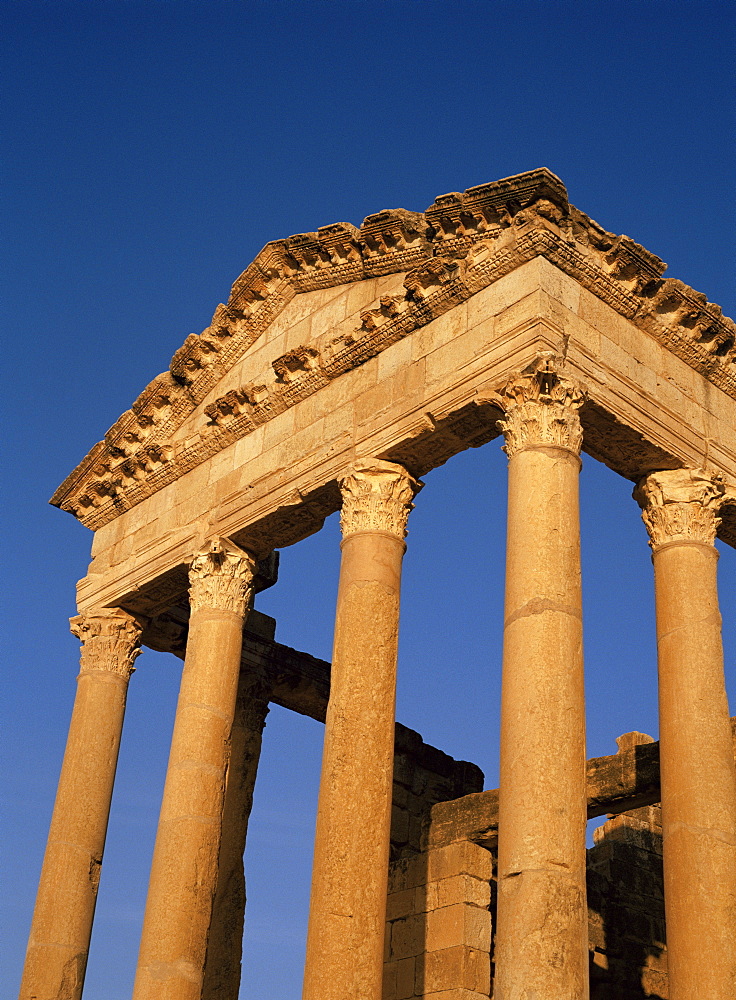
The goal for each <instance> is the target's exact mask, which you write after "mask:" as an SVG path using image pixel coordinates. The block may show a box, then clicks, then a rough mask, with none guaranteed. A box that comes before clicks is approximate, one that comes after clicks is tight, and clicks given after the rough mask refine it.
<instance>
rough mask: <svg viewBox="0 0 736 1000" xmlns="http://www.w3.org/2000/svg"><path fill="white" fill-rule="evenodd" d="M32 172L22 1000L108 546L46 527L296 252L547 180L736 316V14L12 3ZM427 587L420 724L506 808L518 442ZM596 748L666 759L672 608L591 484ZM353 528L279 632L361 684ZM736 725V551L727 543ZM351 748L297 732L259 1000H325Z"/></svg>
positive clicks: (2, 985)
mask: <svg viewBox="0 0 736 1000" xmlns="http://www.w3.org/2000/svg"><path fill="white" fill-rule="evenodd" d="M0 14H2V19H3V22H4V26H3V32H2V35H3V38H2V46H3V49H4V51H3V53H2V66H3V74H4V82H3V91H4V94H5V98H6V99H5V107H4V116H5V119H6V121H5V128H4V136H5V142H4V146H5V150H4V153H5V155H4V180H5V183H4V184H3V190H4V194H3V199H4V203H3V206H2V214H3V219H4V223H5V226H6V238H5V241H4V242H5V247H6V248H7V253H6V255H5V256H6V264H5V267H4V268H3V276H2V281H3V296H2V299H3V305H2V308H3V312H4V315H3V325H4V330H5V334H4V340H3V343H4V347H3V355H4V360H5V363H6V372H7V374H6V380H7V381H6V392H5V396H4V403H5V414H4V418H3V423H4V429H5V434H4V443H5V458H4V462H3V465H2V469H3V474H4V476H5V477H6V479H7V483H6V484H5V496H6V497H7V498H9V499H8V501H7V507H6V513H5V517H4V520H3V525H4V527H5V529H6V535H7V538H6V541H5V551H6V553H7V554H8V558H7V562H6V569H5V570H4V573H5V593H6V600H5V602H4V606H5V613H6V639H5V643H4V649H5V651H6V657H5V673H4V678H5V679H4V696H5V699H4V700H5V705H6V718H5V723H4V731H5V740H4V744H3V752H4V754H5V756H6V761H5V766H4V774H5V777H4V781H3V801H4V804H3V816H4V832H3V842H4V844H5V853H4V858H3V863H4V869H5V874H4V877H3V878H4V891H3V893H2V904H1V905H2V921H3V931H2V934H1V935H0V940H1V941H2V945H0V947H2V949H4V953H3V955H2V960H1V961H0V970H1V971H0V992H2V993H3V995H9V996H10V995H13V993H14V991H15V990H16V989H17V984H18V981H19V978H20V968H21V965H22V958H23V952H24V949H25V940H26V936H27V932H28V925H29V921H30V914H31V909H32V905H33V898H34V895H35V889H36V882H37V878H38V873H39V869H40V864H41V859H42V854H43V847H44V843H45V838H46V833H47V829H48V821H49V817H50V813H51V808H52V804H53V795H54V790H55V785H56V780H57V777H58V770H59V766H60V761H61V755H62V753H63V748H64V742H65V739H66V728H67V725H68V720H69V714H70V711H71V705H72V701H73V697H74V687H75V685H74V677H75V675H76V670H77V661H78V644H77V641H76V640H75V639H74V638H73V637H72V636H71V635H70V634H69V633H68V624H67V619H68V618H69V616H70V615H72V614H74V613H75V605H74V584H75V581H76V580H77V579H78V578H80V577H81V576H83V575H84V573H85V571H86V565H87V562H88V560H89V546H90V542H91V536H90V534H89V532H88V531H87V530H86V529H85V528H83V527H82V526H81V525H79V524H77V523H76V522H75V521H74V520H73V518H72V517H71V516H70V515H68V514H65V513H62V512H60V511H58V510H55V509H54V508H51V507H48V506H47V504H46V501H47V499H48V497H49V496H50V495H51V494H52V492H53V491H54V489H55V488H56V486H57V485H58V484H59V483H60V482H61V481H62V479H63V478H64V477H65V476H66V474H67V473H68V472H69V471H70V470H71V469H72V468H73V467H74V466H75V465H76V464H77V462H78V461H79V460H80V459H81V458H82V457H83V456H84V454H85V453H86V452H87V450H88V449H89V448H90V446H91V445H92V444H94V442H95V441H97V440H99V439H100V438H101V436H102V435H103V434H104V432H105V431H106V430H107V428H108V427H109V426H110V425H111V424H112V423H113V422H114V421H115V419H116V418H117V417H118V416H119V414H120V413H122V412H123V411H124V410H125V409H127V408H128V407H129V405H130V403H131V402H132V401H133V400H134V399H135V397H136V396H137V395H138V393H139V391H140V390H141V389H142V388H143V387H144V386H145V385H146V384H147V383H148V381H149V380H150V379H151V378H152V377H153V376H154V375H156V374H157V373H158V372H160V371H163V370H165V369H166V368H167V366H168V364H169V361H170V358H171V355H172V354H173V353H174V351H175V350H176V349H177V348H178V347H179V346H180V345H181V343H182V342H183V341H184V339H185V337H186V336H187V334H189V333H191V332H199V331H200V330H201V329H203V328H204V327H205V326H206V325H207V323H208V322H209V319H210V317H211V315H212V312H213V311H214V308H215V306H216V305H217V303H218V302H220V301H223V300H224V299H226V298H227V294H228V290H229V286H230V284H231V283H232V281H233V280H234V279H235V278H236V277H237V275H238V274H239V273H240V272H241V271H242V270H243V269H244V268H245V267H246V266H247V264H248V263H249V262H250V261H251V260H252V259H253V257H254V256H255V255H256V253H257V252H258V250H259V249H260V248H261V246H262V245H263V244H264V243H266V242H267V241H268V240H270V239H275V238H278V237H281V236H287V235H290V234H292V233H299V232H307V231H311V230H314V229H316V228H317V227H318V226H322V225H326V224H328V223H331V222H335V221H342V220H344V221H349V222H353V223H355V224H359V223H360V222H361V220H362V219H363V218H364V217H365V216H366V215H368V214H369V213H371V212H375V211H378V210H379V209H381V208H385V207H397V206H401V207H404V208H407V209H413V210H420V211H421V210H423V209H425V208H426V207H427V206H428V205H429V204H430V203H431V202H432V201H433V199H434V197H435V196H436V195H438V194H442V193H445V192H447V191H452V190H463V189H464V188H467V187H470V186H472V185H475V184H479V183H482V182H484V181H490V180H494V179H496V178H499V177H504V176H508V175H510V174H514V173H518V172H521V171H524V170H528V169H532V168H533V167H537V166H547V167H549V168H550V169H552V170H553V171H554V172H555V173H557V174H558V175H559V176H560V177H561V178H562V179H563V181H564V182H565V183H566V185H567V187H568V191H569V194H570V198H571V200H572V201H573V202H574V203H575V204H576V205H577V206H578V207H579V208H581V209H582V210H583V211H585V212H587V213H588V214H589V215H591V216H593V218H595V219H596V220H597V221H598V222H600V223H601V224H602V225H604V226H605V227H606V228H607V229H610V230H613V231H615V232H618V233H621V232H625V233H627V234H628V235H630V236H632V237H633V238H634V239H636V240H637V241H639V242H641V243H643V244H644V245H645V246H646V247H648V248H649V249H650V250H652V251H654V252H655V253H657V254H658V255H659V256H661V257H662V258H663V259H664V260H666V261H668V263H669V265H670V269H669V272H668V273H669V274H670V275H672V276H674V277H679V278H682V279H683V280H685V281H686V282H687V283H688V284H691V285H693V286H694V287H695V288H697V289H699V290H701V291H704V292H705V293H706V294H707V295H708V297H709V298H710V299H711V300H712V301H715V302H718V303H719V304H720V305H721V306H722V307H723V309H724V311H725V312H726V313H727V314H729V315H732V316H733V315H735V314H736V303H735V302H734V282H733V264H734V259H733V258H734V253H733V232H734V221H735V219H734V209H733V204H734V200H733V186H734V184H733V182H734V134H735V133H734V125H735V122H734V108H735V107H736V100H735V98H736V93H734V91H735V90H736V87H735V85H734V79H733V71H732V68H733V67H732V64H733V52H734V36H735V35H736V30H735V23H734V22H735V16H734V13H733V5H732V4H729V3H720V2H714V3H704V2H695V0H691V2H684V0H680V2H669V3H665V2H660V0H641V2H640V0H630V2H625V0H619V2H618V3H583V2H580V3H575V2H546V3H543V2H534V3H529V2H525V0H519V2H515V3H509V2H491V0H487V2H471V0H456V2H450V0H445V2H434V0H385V2H377V0H372V2H357V0H352V2H351V0H343V2H340V3H338V2H327V0H305V2H302V3H296V2H286V0H275V2H271V3H266V2H257V3H256V2H236V0H233V2H219V0H211V2H200V3H190V2H184V0H149V2H139V0H116V2H105V0H94V2H90V0H77V2H56V0H47V2H41V0H24V2H20V3H18V2H8V0H5V2H3V3H1V4H0ZM426 483H427V485H426V488H425V490H424V491H423V492H422V494H421V496H420V497H419V498H418V500H417V508H416V510H415V512H414V513H413V514H412V518H411V523H410V529H411V533H410V537H409V549H408V553H407V556H406V561H405V578H404V601H403V607H402V634H401V650H400V667H399V671H400V673H399V678H400V679H399V698H398V705H399V707H398V717H399V719H400V720H401V721H402V722H404V723H405V724H407V725H410V726H412V727H413V728H416V729H418V730H419V731H420V732H422V734H423V735H424V737H425V739H426V740H427V741H429V742H432V743H434V744H435V745H437V746H439V747H440V748H441V749H443V750H446V751H447V752H449V753H451V754H453V755H454V756H456V757H460V758H465V759H470V760H473V761H475V762H476V763H478V764H480V765H481V767H482V768H483V769H484V771H485V772H486V775H487V782H488V785H489V787H492V786H493V785H495V782H496V771H497V743H498V713H497V705H498V695H499V666H500V654H501V644H500V623H501V601H502V585H503V559H504V537H503V536H504V518H505V458H504V456H503V454H502V453H501V451H500V442H493V443H491V444H490V445H488V446H486V447H484V448H482V449H480V450H475V451H470V452H466V453H464V454H462V455H459V456H457V457H456V458H455V459H453V460H452V462H451V463H449V464H448V465H447V466H445V467H443V468H441V469H438V470H436V471H434V472H432V473H431V474H430V475H428V476H427V477H426ZM581 489H582V505H583V527H582V532H583V539H582V541H583V561H584V566H583V568H584V587H585V593H584V597H585V613H586V665H587V685H588V708H589V723H588V724H589V752H590V754H591V755H597V754H603V753H610V752H613V751H614V750H615V743H614V740H615V737H616V736H617V735H619V734H620V733H622V732H625V731H628V730H632V729H639V730H643V731H645V732H649V733H651V734H652V735H654V736H656V734H657V732H656V730H657V722H656V664H655V650H654V633H653V627H654V626H653V598H652V579H651V565H650V560H649V552H648V549H647V545H646V533H645V531H644V528H643V526H642V524H641V521H640V520H639V516H638V509H637V508H636V505H635V504H634V502H633V501H632V500H631V495H630V494H631V484H630V483H628V482H626V481H624V480H622V479H620V478H619V477H617V476H616V475H615V474H613V473H612V472H610V471H609V470H607V469H605V468H603V467H602V466H599V465H597V464H596V463H595V462H593V461H592V460H586V461H585V465H584V470H583V475H582V480H581ZM335 520H336V519H335V518H334V517H333V518H331V519H329V520H328V522H327V523H326V525H325V528H324V529H323V531H322V532H320V533H319V534H318V535H316V536H313V537H312V538H310V539H308V540H307V541H305V542H303V543H301V544H300V545H299V546H297V547H294V548H292V549H289V550H286V551H284V552H283V553H282V571H281V580H280V582H279V584H278V586H277V587H275V588H274V589H273V590H271V591H269V592H268V593H264V594H263V595H262V597H261V598H260V599H259V603H258V606H259V608H260V609H261V610H262V611H264V612H266V613H268V614H272V615H274V617H276V619H277V621H278V626H277V638H278V639H280V641H282V642H285V643H287V644H289V645H293V646H296V647H297V648H300V649H304V650H307V651H308V652H311V653H313V654H315V655H317V656H323V657H325V658H329V655H330V646H331V629H332V616H333V609H334V601H335V593H336V585H337V572H338V566H339V552H338V534H339V533H338V529H337V525H336V523H335ZM720 585H721V602H722V610H723V612H724V618H725V629H724V637H725V642H726V654H727V671H728V681H729V686H730V694H731V705H732V712H734V711H736V708H734V697H736V620H735V608H734V606H735V605H736V600H735V598H736V553H735V552H734V551H733V550H731V549H726V548H725V547H723V546H721V562H720ZM137 665H138V670H137V672H136V674H135V675H134V677H133V679H132V681H131V688H130V697H129V709H128V717H127V721H126V729H125V733H124V737H123V749H122V753H121V762H120V770H119V780H118V785H117V788H116V794H115V799H114V802H113V812H112V817H111V827H110V834H109V837H108V845H107V850H106V858H105V865H104V869H103V874H102V883H101V890H100V898H99V905H98V918H97V922H96V927H95V933H94V937H93V945H92V955H91V958H90V964H89V970H88V980H87V990H86V997H87V998H89V1000H125V998H127V997H129V995H130V989H131V985H132V977H133V972H134V967H135V959H136V950H137V941H138V936H139V933H140V922H141V916H142V907H143V903H144V900H145V891H146V879H147V868H148V864H149V861H150V853H151V849H152V844H153V836H154V833H155V824H156V817H157V810H158V800H159V796H160V792H161V787H162V783H163V776H164V772H165V766H166V754H167V747H168V740H169V736H170V731H171V725H172V722H173V710H174V704H175V699H176V690H177V683H178V674H179V671H180V664H179V661H177V660H175V659H173V658H171V657H166V656H163V655H160V654H153V653H151V652H146V653H145V654H144V655H143V656H142V657H141V658H140V659H139V660H138V664H137ZM320 742H321V728H320V726H319V724H317V723H315V722H312V721H311V720H307V719H302V718H300V717H295V716H292V715H289V714H288V713H286V712H284V711H282V710H280V709H276V708H274V709H273V710H272V712H271V715H270V717H269V722H268V726H267V730H266V737H265V741H264V756H263V760H262V767H261V772H260V775H259V784H258V787H257V791H256V805H255V808H254V813H253V818H252V822H251V830H250V835H249V850H248V854H247V865H248V883H249V897H250V898H249V909H248V920H247V931H246V942H245V959H244V964H245V968H246V973H245V976H244V985H243V988H242V990H241V997H242V998H244V1000H271V998H272V997H275V996H278V997H281V998H283V1000H296V998H298V997H299V995H300V976H301V961H302V951H303V937H304V923H305V917H306V906H307V898H308V880H309V864H310V851H311V843H310V839H311V836H312V827H313V822H314V803H315V798H316V787H317V775H318V768H319V753H320Z"/></svg>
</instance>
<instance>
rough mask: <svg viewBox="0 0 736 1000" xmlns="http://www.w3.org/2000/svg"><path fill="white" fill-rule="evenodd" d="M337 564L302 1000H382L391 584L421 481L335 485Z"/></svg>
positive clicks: (371, 479)
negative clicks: (338, 518) (337, 491)
mask: <svg viewBox="0 0 736 1000" xmlns="http://www.w3.org/2000/svg"><path fill="white" fill-rule="evenodd" d="M340 487H341V490H342V496H343V505H342V521H341V525H342V533H343V541H342V546H341V548H342V562H341V566H340V585H339V589H338V596H337V613H336V620H335V641H334V647H333V655H332V676H331V688H330V700H329V704H328V707H327V719H326V723H325V743H324V751H323V756H322V776H321V781H320V791H319V807H318V813H317V830H316V835H315V844H314V867H313V871H312V896H311V903H310V911H309V930H308V934H307V959H306V967H305V974H304V994H303V995H304V998H305V1000H347V998H356V1000H358V998H360V1000H381V986H382V976H383V943H384V929H385V922H386V893H387V889H388V858H389V836H390V825H391V796H392V787H393V767H394V726H395V718H394V717H395V701H396V654H397V642H398V627H399V584H400V579H401V562H402V557H403V554H404V551H405V549H406V545H405V542H404V537H405V535H406V521H407V517H408V514H409V511H410V510H411V508H412V498H413V496H414V495H415V493H416V492H417V491H418V490H419V489H420V487H421V484H420V483H418V482H417V481H416V480H415V479H412V477H411V476H410V475H409V474H408V473H407V472H406V471H405V470H404V469H403V468H402V467H401V466H400V465H394V464H392V463H390V462H381V461H377V460H368V461H364V462H359V463H357V464H356V465H355V466H354V467H353V469H352V470H351V471H350V472H349V473H348V474H347V475H346V476H345V477H344V478H343V479H342V480H341V481H340Z"/></svg>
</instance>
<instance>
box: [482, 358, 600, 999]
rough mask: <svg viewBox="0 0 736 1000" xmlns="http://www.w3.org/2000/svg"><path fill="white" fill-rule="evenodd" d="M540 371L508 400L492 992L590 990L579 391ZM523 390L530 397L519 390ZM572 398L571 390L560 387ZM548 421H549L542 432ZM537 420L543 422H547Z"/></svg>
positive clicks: (580, 994)
mask: <svg viewBox="0 0 736 1000" xmlns="http://www.w3.org/2000/svg"><path fill="white" fill-rule="evenodd" d="M544 374H545V376H547V377H552V382H553V384H552V386H548V385H545V381H544V379H542V377H541V374H540V373H537V374H536V375H535V377H534V378H533V379H532V380H531V382H530V383H529V385H528V386H525V382H524V378H523V377H522V378H521V382H520V383H519V382H518V381H517V383H516V385H517V386H518V385H521V386H522V388H524V389H525V391H524V393H523V396H524V399H523V402H522V404H521V405H517V403H516V402H513V401H512V399H513V396H512V397H511V398H510V397H509V395H506V396H505V399H504V401H505V405H506V406H507V418H508V419H507V421H506V422H505V423H504V424H503V425H502V426H503V429H504V432H505V434H506V441H507V444H506V448H507V451H508V452H509V456H510V457H509V502H508V529H507V530H508V535H507V554H506V602H505V627H504V653H503V684H502V704H501V760H500V767H501V770H500V793H499V794H500V801H499V854H498V931H497V945H496V982H495V993H494V996H496V997H497V998H498V1000H527V998H529V997H535V998H537V1000H582V998H584V997H586V996H587V995H588V929H587V922H588V914H587V904H586V888H585V829H586V818H587V815H586V805H587V801H586V784H585V763H586V755H585V699H584V686H583V646H582V595H581V580H580V532H579V502H578V479H579V471H580V459H579V457H578V451H579V447H580V430H579V422H578V418H577V407H578V406H579V405H580V402H581V397H580V396H579V395H578V394H577V393H574V392H570V391H569V390H566V392H564V391H563V392H562V393H561V394H560V393H558V392H555V386H556V387H557V389H560V388H563V389H564V388H565V386H564V383H561V382H559V381H558V382H555V380H554V377H553V376H550V375H549V369H548V367H546V366H545V368H544ZM526 389H528V390H529V391H528V392H526ZM566 393H567V394H566ZM548 424H549V426H547V425H548ZM545 427H546V430H545Z"/></svg>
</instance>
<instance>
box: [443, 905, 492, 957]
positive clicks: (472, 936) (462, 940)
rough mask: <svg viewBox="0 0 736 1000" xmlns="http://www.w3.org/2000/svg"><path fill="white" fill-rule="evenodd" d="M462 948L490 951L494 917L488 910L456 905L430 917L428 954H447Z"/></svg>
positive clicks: (445, 907)
mask: <svg viewBox="0 0 736 1000" xmlns="http://www.w3.org/2000/svg"><path fill="white" fill-rule="evenodd" d="M459 944H460V945H467V946H468V947H470V948H476V949H478V950H479V951H490V947H491V916H490V913H489V912H488V910H485V909H481V908H480V907H478V906H468V905H467V904H465V903H455V904H453V905H452V906H443V907H441V908H440V909H439V910H431V911H430V912H429V913H428V914H427V951H443V950H444V949H446V948H453V947H455V945H459Z"/></svg>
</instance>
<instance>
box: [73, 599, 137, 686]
mask: <svg viewBox="0 0 736 1000" xmlns="http://www.w3.org/2000/svg"><path fill="white" fill-rule="evenodd" d="M69 628H70V629H71V632H72V635H75V636H76V637H77V638H78V639H79V640H80V641H81V643H82V650H81V656H80V661H79V662H80V667H81V672H82V673H85V672H86V671H90V670H108V671H110V673H113V674H119V675H120V677H123V678H124V679H125V680H126V681H127V680H129V679H130V675H131V674H132V673H133V670H134V669H135V668H134V667H133V662H134V661H135V659H136V657H137V656H139V654H140V652H141V649H140V645H141V632H142V631H143V627H142V625H141V623H140V622H139V621H138V619H136V618H135V617H134V616H133V615H129V614H128V612H127V611H123V609H122V608H101V609H100V610H99V611H91V612H88V613H87V614H84V615H76V616H75V617H74V618H70V619H69Z"/></svg>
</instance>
